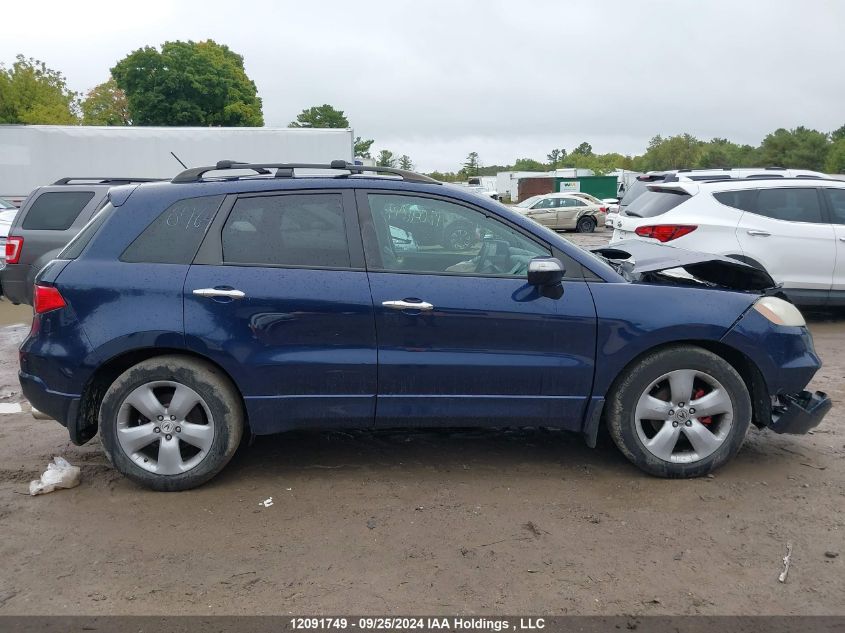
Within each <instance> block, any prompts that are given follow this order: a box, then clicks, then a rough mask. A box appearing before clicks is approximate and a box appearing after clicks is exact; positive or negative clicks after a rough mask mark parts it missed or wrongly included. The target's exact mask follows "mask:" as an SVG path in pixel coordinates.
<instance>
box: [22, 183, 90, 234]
mask: <svg viewBox="0 0 845 633" xmlns="http://www.w3.org/2000/svg"><path fill="white" fill-rule="evenodd" d="M93 197H94V192H93V191H50V192H47V193H42V194H41V195H40V196H38V197H37V198H36V199H35V202H33V203H32V206H31V207H29V211H28V212H27V214H26V217H25V218H24V220H23V225H22V228H24V229H29V230H33V231H64V230H65V229H68V228H70V225H71V224H73V222H74V220H76V218H77V217H79V214H80V213H81V212H82V209H84V208H85V206H86V205H87V204H88V203H89V202H91V198H93Z"/></svg>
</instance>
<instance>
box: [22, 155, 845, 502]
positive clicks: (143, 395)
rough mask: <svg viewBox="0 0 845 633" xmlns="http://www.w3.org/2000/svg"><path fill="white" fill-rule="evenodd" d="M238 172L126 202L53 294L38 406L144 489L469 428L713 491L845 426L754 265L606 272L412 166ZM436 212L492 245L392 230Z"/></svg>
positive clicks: (147, 189) (84, 246) (39, 360)
mask: <svg viewBox="0 0 845 633" xmlns="http://www.w3.org/2000/svg"><path fill="white" fill-rule="evenodd" d="M232 167H233V164H232V163H231V162H221V163H219V164H217V165H215V166H210V167H205V168H194V169H190V170H187V171H185V172H183V173H182V174H180V175H179V176H177V177H176V178H174V179H173V181H172V182H167V183H152V184H142V185H136V186H125V187H117V188H115V189H112V190H111V191H110V192H109V195H108V198H109V202H108V203H107V204H106V205H105V206H104V207H103V208H102V209H101V210H100V211H99V212H98V213H97V214H96V216H95V217H94V218H93V219H92V220H91V221H90V222H89V223H88V224H87V225H86V226H85V228H84V229H83V230H82V231H81V232H80V233H79V235H77V236H76V238H74V239H73V240H72V241H71V242H70V244H68V245H67V247H66V248H65V249H64V250H63V251H62V252H61V254H60V255H59V257H58V258H57V259H56V260H55V261H52V262H50V263H49V264H48V265H47V266H46V267H45V268H44V269H42V271H41V272H40V273H39V274H38V277H37V278H36V286H35V305H34V313H35V315H34V319H33V324H32V328H31V330H30V333H29V335H28V337H27V338H26V340H25V341H24V342H23V344H22V345H21V348H20V381H21V385H22V387H23V393H24V394H25V396H26V397H27V398H28V399H29V401H30V402H31V403H32V406H33V407H34V409H35V410H36V411H38V410H40V412H41V413H40V414H39V415H42V414H43V415H46V416H49V417H52V418H55V419H56V420H58V421H59V422H60V423H61V424H63V425H65V426H66V427H67V429H68V432H69V435H70V439H71V441H73V442H74V443H76V444H82V443H85V442H87V441H88V440H90V439H91V438H92V437H93V436H94V435H95V434H96V433H97V432H98V431H99V433H100V440H101V442H102V445H103V448H104V450H105V452H106V454H107V456H108V458H109V460H110V461H111V463H112V464H113V465H114V467H115V468H116V469H117V470H119V471H120V472H121V473H123V474H125V475H126V476H127V477H129V478H131V479H132V480H134V481H136V482H138V483H140V484H143V485H145V486H148V487H150V488H153V489H156V490H184V489H187V488H191V487H194V486H197V485H200V484H202V483H203V482H205V481H207V480H209V479H210V478H212V477H213V476H214V475H215V474H216V473H218V472H219V471H220V470H221V469H222V468H223V467H224V466H225V465H226V463H227V462H228V461H229V460H230V458H231V457H232V455H233V454H234V452H235V449H236V448H237V447H238V445H239V444H240V442H241V439H242V438H243V437H245V436H250V434H257V435H263V434H270V433H278V432H282V431H287V430H291V429H298V428H312V429H313V428H332V427H358V428H382V427H419V426H441V427H442V426H447V425H458V426H480V427H500V426H545V427H556V428H561V429H566V430H571V431H577V432H580V433H582V434H583V436H584V437H585V439H586V441H587V443H588V444H589V445H595V442H596V437H597V434H598V431H599V427H600V426H601V425H606V427H607V429H608V430H609V432H610V435H611V437H612V438H613V440H614V441H615V442H616V444H617V446H618V447H619V448H620V449H621V451H622V453H623V454H624V455H625V456H626V457H627V458H628V459H629V460H631V461H632V462H633V463H634V464H636V465H637V466H639V467H640V468H642V469H643V470H644V471H646V472H648V473H652V474H654V475H660V476H665V477H692V476H698V475H704V474H705V473H709V472H710V471H712V470H713V469H714V468H717V467H719V466H721V465H722V464H724V463H725V462H727V461H728V460H729V459H730V458H731V457H732V456H733V455H735V454H736V452H737V451H738V450H739V448H740V445H741V444H742V443H743V440H744V438H745V435H746V431H747V430H748V428H749V426H750V425H751V424H754V425H755V426H757V427H767V428H769V429H771V430H772V431H774V432H778V433H803V432H806V431H807V430H809V429H811V428H813V427H814V426H816V425H817V424H818V423H819V421H820V420H821V419H822V417H823V416H824V414H825V413H826V411H827V410H828V409H829V407H830V400H829V398H828V397H827V396H825V395H824V394H822V393H810V392H808V391H805V386H806V385H807V383H808V382H809V380H810V379H811V378H812V376H813V375H814V374H815V372H816V371H817V369H818V368H819V366H820V361H819V358H818V356H817V355H816V353H815V351H814V349H813V342H812V338H811V336H810V332H809V330H808V329H807V327H806V325H805V323H804V319H803V318H802V316H801V313H800V312H799V311H798V310H797V309H796V308H795V306H794V305H792V304H791V303H789V302H788V301H786V300H784V299H782V298H779V297H777V296H775V294H773V293H774V292H775V291H773V290H771V287H772V286H773V281H772V279H771V278H770V277H769V276H768V275H767V274H766V273H765V272H763V271H761V270H758V269H756V268H754V267H752V266H748V265H746V264H744V263H742V262H739V261H736V260H733V259H729V258H725V257H719V256H715V255H710V254H699V253H693V252H691V251H684V250H681V249H676V248H671V247H668V246H663V245H659V244H646V243H643V242H637V241H629V242H620V243H618V244H616V245H615V246H614V247H613V248H608V249H606V250H605V251H604V253H603V254H600V255H596V254H592V253H590V252H587V251H585V250H582V249H580V248H578V247H576V246H574V245H573V244H571V243H570V242H569V241H568V240H566V239H564V238H563V237H561V236H559V235H558V234H556V233H554V232H553V231H550V230H548V229H546V228H544V227H542V226H540V225H538V224H536V223H535V222H533V221H530V220H528V219H527V218H526V217H524V216H523V215H521V214H519V213H516V212H514V211H513V210H511V209H508V208H506V207H504V206H502V205H500V204H498V203H496V202H493V201H488V200H485V199H483V198H480V197H478V196H476V195H475V194H472V193H470V192H461V191H458V190H456V189H454V188H447V187H444V186H442V185H441V184H440V183H438V182H436V181H433V180H431V179H430V178H428V177H426V176H421V175H417V174H410V173H408V172H402V173H401V174H400V175H399V177H396V176H395V174H397V173H398V172H397V170H392V169H390V168H373V167H369V166H367V167H359V166H354V165H350V164H348V163H345V162H343V161H335V162H333V163H332V164H331V165H326V166H325V168H326V169H334V170H338V171H340V172H341V173H342V174H344V175H346V176H347V177H345V178H330V177H325V176H323V177H310V178H309V177H298V176H296V175H295V173H296V172H295V170H296V169H297V168H298V167H304V166H297V165H287V164H280V165H276V166H268V165H263V166H257V165H256V166H254V167H255V169H256V170H258V169H263V170H265V172H266V171H268V170H269V171H270V172H271V173H270V174H268V175H266V176H265V175H257V176H253V177H238V176H234V175H232V172H231V171H229V169H230V168H232ZM236 167H237V168H238V169H244V166H243V165H236ZM274 170H275V172H276V173H275V175H273V173H272V172H273V171H274ZM362 170H366V171H367V172H378V173H377V174H361V171H362ZM359 174H360V175H359ZM392 174H393V176H391V175H392ZM435 204H436V205H437V207H438V208H439V209H441V210H442V211H444V212H447V211H448V212H449V213H450V214H452V215H454V216H455V217H459V218H463V221H464V222H466V223H467V224H468V225H472V226H475V227H477V230H476V232H475V233H474V234H473V237H472V238H471V243H469V244H468V245H467V247H466V249H465V250H464V251H463V252H457V251H455V250H453V249H450V248H447V247H445V246H433V247H427V248H419V249H418V250H416V251H406V252H402V251H399V250H397V249H396V248H395V247H394V244H395V237H396V235H397V234H396V233H395V232H394V231H393V230H392V227H394V226H395V225H394V224H393V220H394V219H395V218H396V217H397V216H396V215H395V214H394V213H393V211H394V210H395V209H396V208H397V207H402V206H403V205H418V206H420V207H428V206H431V205H435ZM678 270H680V271H681V272H683V273H684V274H677V271H678ZM673 271H674V272H673Z"/></svg>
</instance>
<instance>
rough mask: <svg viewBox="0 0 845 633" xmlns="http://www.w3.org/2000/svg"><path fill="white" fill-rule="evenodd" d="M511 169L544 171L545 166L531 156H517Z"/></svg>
mask: <svg viewBox="0 0 845 633" xmlns="http://www.w3.org/2000/svg"><path fill="white" fill-rule="evenodd" d="M513 171H546V166H545V165H544V164H543V163H541V162H540V161H539V160H534V159H533V158H517V159H516V162H514V164H513Z"/></svg>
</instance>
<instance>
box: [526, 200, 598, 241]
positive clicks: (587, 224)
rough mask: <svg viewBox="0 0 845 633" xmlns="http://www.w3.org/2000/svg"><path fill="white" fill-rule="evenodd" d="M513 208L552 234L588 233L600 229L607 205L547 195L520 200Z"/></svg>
mask: <svg viewBox="0 0 845 633" xmlns="http://www.w3.org/2000/svg"><path fill="white" fill-rule="evenodd" d="M513 209H514V210H515V211H517V212H519V213H522V214H523V215H525V217H527V218H530V219H532V220H534V221H535V222H537V223H539V224H542V225H543V226H547V227H549V228H550V229H552V230H555V231H564V230H575V231H577V232H578V233H592V232H593V231H595V230H596V227H597V226H604V220H605V216H606V215H607V205H606V204H604V203H602V202H601V201H599V202H598V203H595V202H592V201H589V200H585V199H584V198H583V197H582V194H574V193H548V194H545V195H539V196H532V197H530V198H528V199H526V200H523V201H522V202H520V203H519V204H517V205H514V206H513Z"/></svg>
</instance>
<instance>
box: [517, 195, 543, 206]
mask: <svg viewBox="0 0 845 633" xmlns="http://www.w3.org/2000/svg"><path fill="white" fill-rule="evenodd" d="M542 197H543V196H531V197H530V198H528V199H526V200H523V201H522V202H520V203H519V204H516V205H514V206H516V207H519V208H521V209H527V208H528V207H530V206H531V205H532V204H534V203H535V202H537V201H538V200H539V199H540V198H542Z"/></svg>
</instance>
